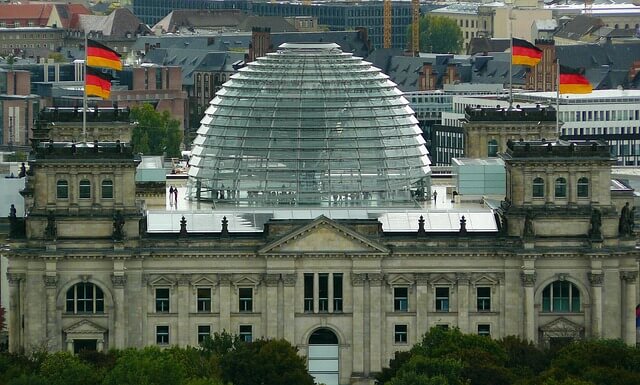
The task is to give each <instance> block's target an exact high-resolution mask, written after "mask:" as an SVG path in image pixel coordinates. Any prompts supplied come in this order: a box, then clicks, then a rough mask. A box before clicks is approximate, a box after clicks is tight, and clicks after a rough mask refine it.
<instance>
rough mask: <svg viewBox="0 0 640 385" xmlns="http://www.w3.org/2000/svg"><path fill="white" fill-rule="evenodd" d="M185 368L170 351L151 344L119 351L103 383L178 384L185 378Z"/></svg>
mask: <svg viewBox="0 0 640 385" xmlns="http://www.w3.org/2000/svg"><path fill="white" fill-rule="evenodd" d="M185 372H186V371H185V368H184V367H183V366H182V365H181V363H179V362H176V361H175V360H174V359H173V356H172V354H171V353H169V352H167V351H162V350H160V349H159V348H157V347H155V346H152V347H147V348H144V349H142V350H136V349H127V350H124V351H122V352H121V354H120V355H119V357H118V359H117V360H116V365H115V366H114V368H113V369H112V370H111V371H110V372H109V373H108V374H107V375H106V377H105V378H104V381H103V382H102V384H103V385H140V384H144V385H179V384H182V383H183V382H184V381H186V380H187V378H186V374H185Z"/></svg>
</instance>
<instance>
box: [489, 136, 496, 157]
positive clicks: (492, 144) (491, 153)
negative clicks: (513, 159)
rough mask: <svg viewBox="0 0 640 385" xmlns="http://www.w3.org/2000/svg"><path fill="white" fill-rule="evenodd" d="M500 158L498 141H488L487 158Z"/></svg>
mask: <svg viewBox="0 0 640 385" xmlns="http://www.w3.org/2000/svg"><path fill="white" fill-rule="evenodd" d="M496 157H498V141H497V140H496V139H489V140H488V141H487V158H496Z"/></svg>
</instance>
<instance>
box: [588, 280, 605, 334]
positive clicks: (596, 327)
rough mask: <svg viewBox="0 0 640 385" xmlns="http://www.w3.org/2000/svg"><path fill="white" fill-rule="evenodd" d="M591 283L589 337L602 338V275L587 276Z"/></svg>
mask: <svg viewBox="0 0 640 385" xmlns="http://www.w3.org/2000/svg"><path fill="white" fill-rule="evenodd" d="M587 275H588V277H589V282H590V283H591V337H592V338H602V283H603V282H604V274H602V273H599V272H591V273H588V274H587Z"/></svg>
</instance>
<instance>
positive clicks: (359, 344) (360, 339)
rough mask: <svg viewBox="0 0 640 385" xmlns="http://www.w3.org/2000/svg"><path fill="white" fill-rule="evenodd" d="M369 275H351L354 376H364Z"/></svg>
mask: <svg viewBox="0 0 640 385" xmlns="http://www.w3.org/2000/svg"><path fill="white" fill-rule="evenodd" d="M366 280H367V275H366V274H363V273H354V274H351V286H352V287H353V332H352V336H353V341H352V346H353V348H352V351H353V376H354V377H357V376H363V375H364V344H365V336H364V283H365V281H366Z"/></svg>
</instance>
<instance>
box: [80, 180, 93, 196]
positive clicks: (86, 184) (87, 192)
mask: <svg viewBox="0 0 640 385" xmlns="http://www.w3.org/2000/svg"><path fill="white" fill-rule="evenodd" d="M78 199H91V181H90V180H89V179H82V180H80V182H79V183H78Z"/></svg>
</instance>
